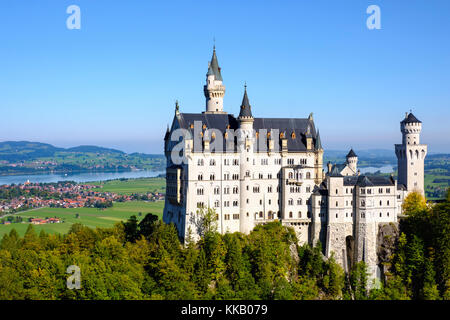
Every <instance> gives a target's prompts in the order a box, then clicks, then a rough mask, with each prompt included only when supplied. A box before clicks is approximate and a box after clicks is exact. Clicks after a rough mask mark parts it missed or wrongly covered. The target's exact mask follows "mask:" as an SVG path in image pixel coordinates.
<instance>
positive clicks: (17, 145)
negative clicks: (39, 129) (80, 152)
mask: <svg viewBox="0 0 450 320" xmlns="http://www.w3.org/2000/svg"><path fill="white" fill-rule="evenodd" d="M58 151H64V149H63V148H57V147H54V146H52V145H51V144H47V143H40V142H29V141H5V142H0V160H6V161H9V162H15V161H22V160H23V161H26V160H33V159H37V158H45V157H53V156H54V154H55V152H58Z"/></svg>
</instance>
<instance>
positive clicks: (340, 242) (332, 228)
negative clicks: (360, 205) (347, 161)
mask: <svg viewBox="0 0 450 320" xmlns="http://www.w3.org/2000/svg"><path fill="white" fill-rule="evenodd" d="M327 187H328V203H327V205H328V221H327V236H326V244H325V255H326V257H330V256H331V253H332V252H334V253H335V256H334V257H335V259H336V262H338V263H339V264H341V265H342V266H345V265H346V243H347V237H348V236H351V235H352V234H353V223H352V220H351V218H349V217H347V216H346V214H345V209H344V208H345V200H344V199H345V192H344V177H343V176H342V175H341V173H340V172H339V169H338V168H337V166H333V169H332V170H331V172H330V173H328V175H327Z"/></svg>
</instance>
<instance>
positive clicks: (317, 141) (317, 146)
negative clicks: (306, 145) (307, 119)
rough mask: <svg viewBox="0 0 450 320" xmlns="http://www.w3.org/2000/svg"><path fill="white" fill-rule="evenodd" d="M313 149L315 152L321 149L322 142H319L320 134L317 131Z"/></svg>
mask: <svg viewBox="0 0 450 320" xmlns="http://www.w3.org/2000/svg"><path fill="white" fill-rule="evenodd" d="M314 147H315V148H316V150H321V149H322V141H320V133H319V130H317V135H316V144H315V145H314Z"/></svg>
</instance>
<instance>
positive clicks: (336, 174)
mask: <svg viewBox="0 0 450 320" xmlns="http://www.w3.org/2000/svg"><path fill="white" fill-rule="evenodd" d="M329 176H330V177H342V174H341V173H340V172H339V168H338V166H337V165H334V166H333V168H332V169H331V172H330V174H329Z"/></svg>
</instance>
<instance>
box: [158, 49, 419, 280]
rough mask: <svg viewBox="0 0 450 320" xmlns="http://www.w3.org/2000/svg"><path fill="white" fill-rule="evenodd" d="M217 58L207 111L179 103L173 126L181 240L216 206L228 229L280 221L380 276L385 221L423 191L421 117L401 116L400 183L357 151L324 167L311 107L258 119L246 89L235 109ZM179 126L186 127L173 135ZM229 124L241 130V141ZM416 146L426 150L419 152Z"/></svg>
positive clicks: (168, 210) (170, 188) (170, 217)
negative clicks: (187, 109) (368, 166)
mask: <svg viewBox="0 0 450 320" xmlns="http://www.w3.org/2000/svg"><path fill="white" fill-rule="evenodd" d="M214 59H216V62H214V61H211V63H210V68H209V70H208V74H207V79H206V81H207V85H205V96H206V99H207V103H206V111H205V112H203V113H198V114H187V113H180V112H179V109H178V105H177V108H176V113H175V117H174V119H173V122H172V126H171V128H170V130H168V131H167V133H166V137H165V154H166V158H167V196H166V203H165V207H164V215H163V219H164V221H165V222H166V223H174V224H175V225H176V227H177V229H178V231H179V235H180V237H181V238H184V237H186V235H187V233H188V232H189V230H190V232H191V233H192V234H191V235H192V236H193V237H194V238H196V237H198V235H199V234H198V232H199V231H198V224H197V222H198V210H199V208H201V207H203V208H208V207H209V208H213V209H214V210H215V212H216V214H217V226H218V231H219V232H220V233H226V232H243V233H249V232H251V230H252V229H253V228H254V227H255V226H256V225H257V224H260V223H267V222H270V221H274V220H279V221H281V222H282V224H283V225H286V226H290V227H293V228H294V230H295V231H296V233H297V235H298V238H299V243H300V244H303V243H310V244H312V245H314V244H316V243H317V242H318V241H320V242H321V243H322V246H323V252H324V254H325V255H326V256H327V257H329V256H331V255H332V254H333V255H334V257H335V258H336V260H337V262H339V263H340V264H341V265H342V266H343V267H344V268H346V269H348V268H349V267H350V266H349V264H350V263H352V261H353V262H355V261H361V260H363V261H365V262H366V263H367V264H368V266H369V271H370V273H371V275H372V276H373V277H376V276H377V264H378V261H377V255H376V251H377V243H376V241H377V234H378V228H379V226H380V225H382V224H386V223H397V218H398V215H399V214H400V213H401V203H402V202H403V199H404V197H405V195H406V194H407V192H408V191H411V190H413V189H417V188H418V189H420V188H422V191H423V158H424V157H425V155H426V145H423V144H419V134H420V129H421V125H420V126H418V125H416V124H414V123H409V122H408V123H406V124H405V123H403V122H405V120H404V121H403V122H402V125H401V126H402V127H401V129H402V133H403V143H402V144H400V145H396V154H397V156H399V176H400V178H399V181H401V182H400V183H399V184H397V181H395V180H394V179H393V178H392V177H391V178H386V177H373V176H368V177H366V176H361V175H359V172H358V170H357V162H358V158H357V156H356V154H355V153H354V152H353V150H351V151H350V153H349V155H347V159H346V160H347V161H346V163H345V164H343V165H331V164H329V165H328V173H327V174H325V172H324V170H323V149H322V146H321V142H320V136H319V133H318V131H316V128H315V125H314V121H313V119H312V114H311V115H310V116H309V117H308V118H302V119H268V118H254V117H253V115H252V113H251V107H250V104H249V101H248V97H247V92H246V91H245V93H244V99H243V103H242V105H241V112H240V115H239V117H237V118H235V117H234V116H233V115H229V114H227V113H226V112H225V111H223V97H224V96H223V95H218V96H216V97H215V98H214V99H212V98H211V97H210V95H209V91H210V89H211V90H213V89H214V88H215V89H214V90H216V89H217V90H219V91H220V90H221V88H222V87H223V85H222V80H220V83H218V82H211V81H215V74H217V72H219V73H220V68H218V64H217V57H216V56H215V52H214V54H213V60H214ZM213 62H214V63H215V64H216V65H215V66H214V63H213ZM211 66H213V67H214V68H216V70H215V71H214V70H212V67H211ZM217 68H218V69H217ZM217 70H219V71H217ZM219 77H220V78H221V75H220V74H219ZM212 85H214V86H215V87H214V88H212V87H211V86H212ZM214 90H213V91H214ZM206 93H208V94H206ZM223 93H224V87H223ZM211 101H214V103H213V104H211V103H210V102H211ZM216 102H217V103H216ZM217 106H219V107H217ZM216 108H217V109H216ZM414 119H415V118H414ZM414 119H412V121H414ZM410 120H411V119H410ZM416 120H417V119H416ZM417 121H418V120H417ZM196 126H197V127H198V128H199V130H197V132H196V131H195V128H196ZM412 128H413V129H412ZM178 129H183V130H184V131H183V132H184V133H183V134H181V135H180V134H178V135H176V137H175V138H174V137H173V136H174V134H175V133H176V132H177V130H178ZM213 129H214V130H215V131H211V130H213ZM230 130H241V132H240V135H239V136H238V137H237V139H236V140H234V138H233V136H232V132H231V131H230ZM211 132H214V133H212V134H211ZM180 136H182V138H180V139H178V138H179V137H180ZM261 137H264V138H267V139H266V140H267V141H266V140H264V141H265V142H264V143H263V144H264V145H265V146H266V147H267V148H266V149H264V148H262V149H261V148H259V147H258V146H259V145H258V143H259V142H258V139H260V138H261ZM196 140H197V144H196ZM180 141H181V142H180ZM218 142H223V145H224V147H225V146H228V145H229V144H230V145H233V142H237V146H236V147H233V148H232V149H231V152H228V151H227V150H222V149H215V150H213V149H214V148H213V145H214V144H216V143H218ZM410 142H411V143H410ZM180 146H182V147H183V148H182V150H181V153H180V152H178V151H179V149H177V148H178V147H180ZM174 150H177V153H176V154H180V155H181V157H182V158H183V161H182V162H181V163H177V161H175V160H174ZM416 150H417V152H416ZM409 154H412V155H413V157H414V156H415V155H417V154H418V155H419V156H418V158H414V159H413V160H412V159H409V158H408V155H409ZM404 155H406V158H403V156H404ZM406 159H408V160H406ZM350 247H352V248H353V249H352V250H351V253H352V257H350V258H349V255H350V253H349V252H350V251H349V248H350Z"/></svg>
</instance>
